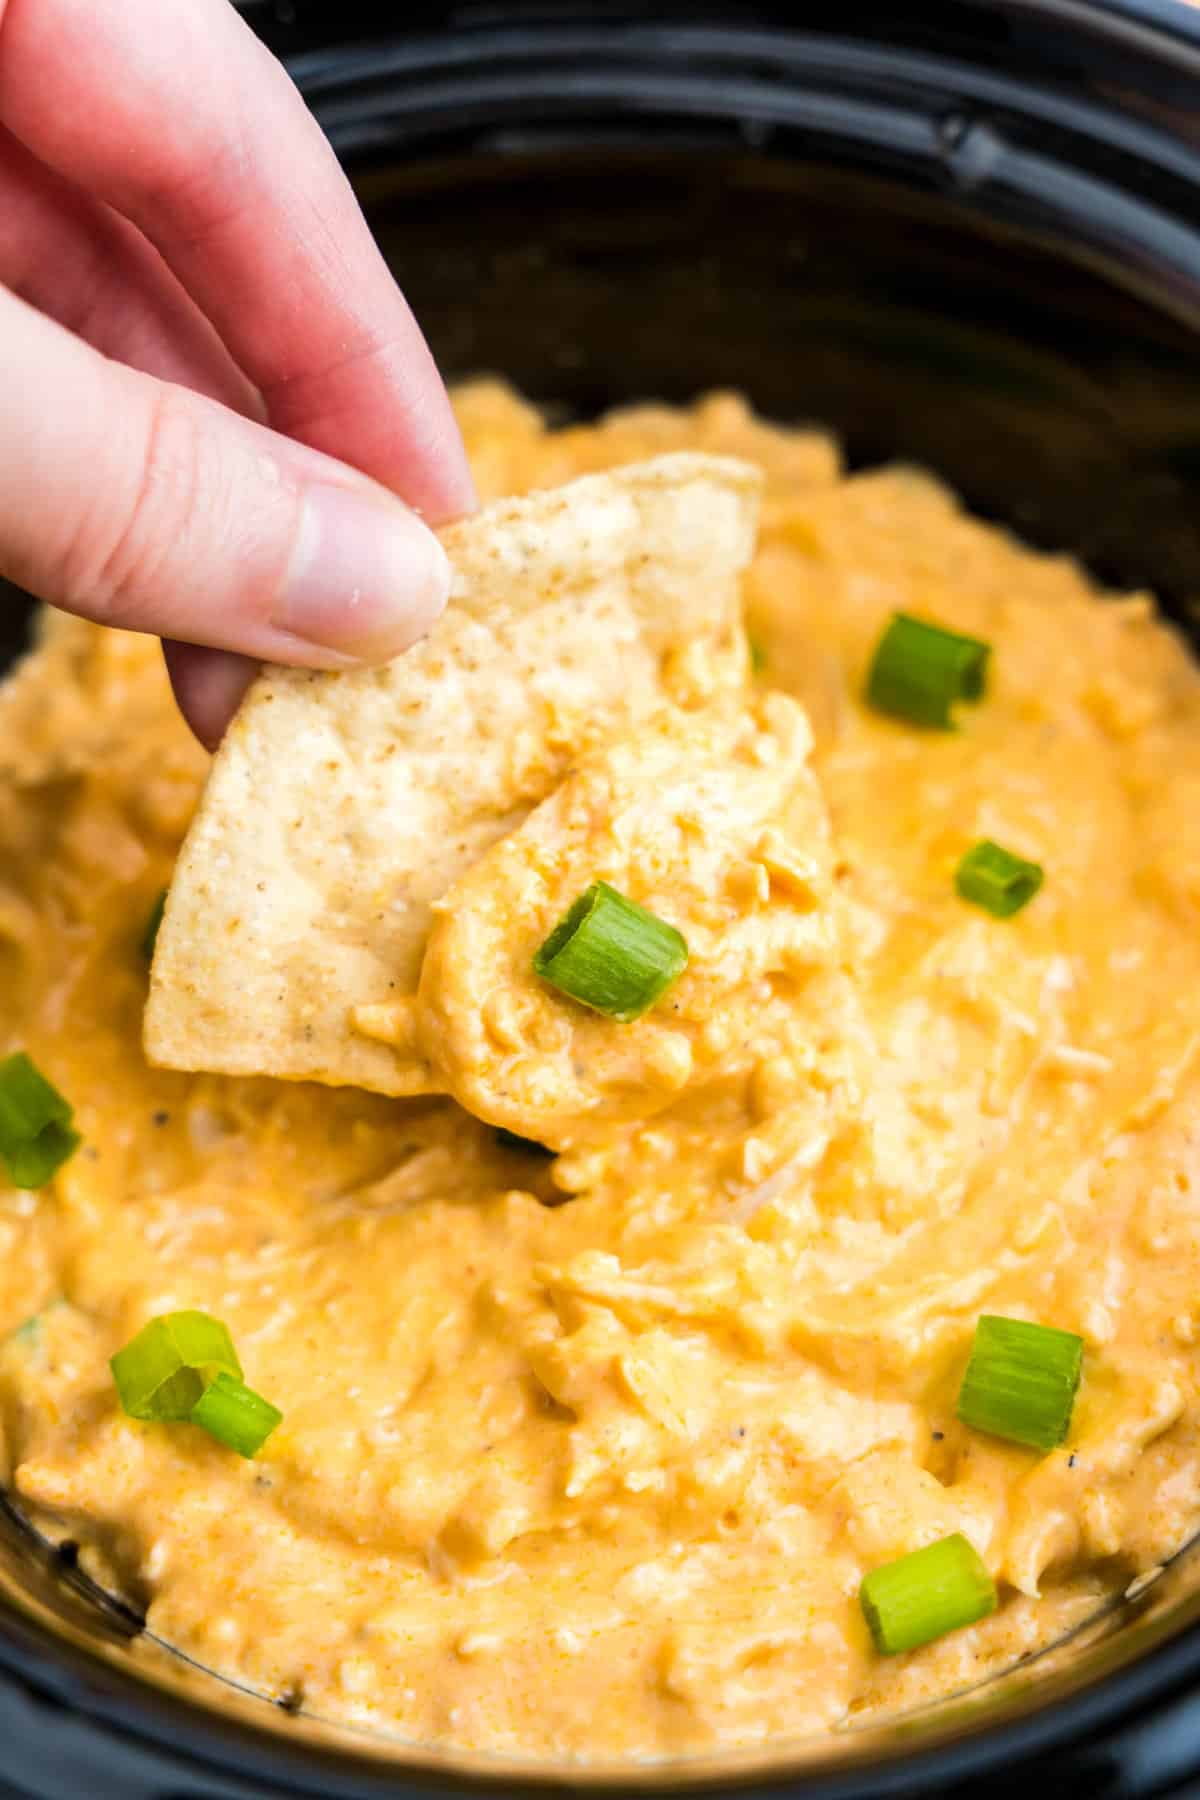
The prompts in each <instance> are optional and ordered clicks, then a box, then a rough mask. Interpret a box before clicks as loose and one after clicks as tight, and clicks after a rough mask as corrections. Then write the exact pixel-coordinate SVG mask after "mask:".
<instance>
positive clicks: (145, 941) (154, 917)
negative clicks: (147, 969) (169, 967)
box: [142, 888, 167, 962]
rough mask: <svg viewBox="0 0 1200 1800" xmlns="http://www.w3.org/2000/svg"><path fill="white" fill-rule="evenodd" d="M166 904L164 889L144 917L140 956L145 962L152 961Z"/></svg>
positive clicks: (165, 891)
mask: <svg viewBox="0 0 1200 1800" xmlns="http://www.w3.org/2000/svg"><path fill="white" fill-rule="evenodd" d="M166 904H167V890H166V888H164V889H163V891H162V893H161V894H160V895H159V896H158V899H157V900H156V901H155V902H154V905H153V906H152V907H151V908H150V911H149V913H148V914H147V915H146V923H145V925H144V927H143V929H142V955H143V956H144V957H145V959H146V961H147V962H153V961H154V946H155V944H156V943H157V942H158V928H159V926H160V925H161V924H162V921H163V909H164V908H165V906H166Z"/></svg>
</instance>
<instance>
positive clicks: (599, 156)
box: [0, 0, 1200, 1800]
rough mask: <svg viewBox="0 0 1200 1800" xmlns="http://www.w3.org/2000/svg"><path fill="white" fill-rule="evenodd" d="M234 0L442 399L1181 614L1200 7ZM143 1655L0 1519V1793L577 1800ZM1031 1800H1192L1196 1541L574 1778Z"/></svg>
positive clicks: (1198, 204)
mask: <svg viewBox="0 0 1200 1800" xmlns="http://www.w3.org/2000/svg"><path fill="white" fill-rule="evenodd" d="M244 10H245V11H246V12H247V14H248V16H249V17H250V18H251V19H252V22H253V23H254V24H255V25H256V27H257V28H258V29H259V30H261V31H262V33H263V35H264V36H266V37H267V39H268V41H269V42H271V43H272V44H273V45H274V47H275V48H277V49H278V50H279V51H280V53H281V54H283V55H284V56H286V57H287V58H288V60H289V61H290V63H291V66H292V69H293V72H294V74H295V76H296V79H297V80H298V82H299V83H300V86H301V87H302V89H303V90H304V92H305V94H306V95H307V97H308V99H309V101H310V103H311V104H312V106H313V107H314V108H315V110H316V112H317V114H318V116H319V117H320V119H321V120H322V122H323V124H324V125H325V127H326V129H327V131H328V132H329V134H330V136H331V138H332V139H333V142H334V144H335V145H336V147H337V148H338V150H339V152H340V153H341V154H342V155H343V157H344V158H345V160H346V162H347V163H348V165H349V166H350V167H351V168H352V170H353V171H354V173H355V176H356V179H357V181H358V184H359V189H360V193H361V195H362V198H363V201H364V204H365V205H366V207H367V210H368V213H369V215H370V217H371V218H372V221H373V223H374V225H375V227H376V230H377V232H378V233H379V236H380V238H381V241H382V242H383V243H384V245H385V247H386V249H387V251H388V253H389V255H390V257H391V258H392V260H393V262H394V265H395V267H396V270H397V273H398V274H399V276H400V278H401V280H402V282H403V284H404V286H405V288H406V289H407V292H408V294H409V297H410V299H411V300H412V302H413V304H414V306H415V309H416V311H417V314H418V316H419V317H420V319H421V320H422V322H423V324H424V326H425V329H426V331H427V333H428V335H429V337H430V339H431V341H432V343H433V346H434V349H435V351H436V352H437V354H438V356H439V357H440V359H441V362H442V366H443V368H444V370H445V372H446V373H447V375H448V376H451V377H454V376H459V375H466V374H473V373H478V372H481V371H495V372H499V373H502V374H504V375H507V376H508V377H510V378H511V379H512V380H513V381H515V382H516V383H517V384H518V385H519V386H520V387H521V388H522V389H524V391H525V392H526V393H528V394H530V395H531V396H533V397H534V398H536V399H538V400H541V401H544V402H546V403H548V404H549V405H551V406H553V407H554V408H555V409H556V410H557V412H558V413H559V414H560V415H567V414H588V413H592V412H595V411H597V410H599V409H601V408H603V407H605V406H608V405H611V404H613V403H615V402H620V401H626V400H631V399H637V398H650V397H665V398H668V399H683V398H686V397H688V396H690V395H691V394H693V393H695V392H696V391H697V390H698V389H700V388H703V387H710V386H715V385H727V386H735V387H740V388H743V389H745V390H746V391H747V393H748V394H749V395H750V397H751V398H752V400H753V401H754V403H755V405H756V406H757V407H758V408H759V409H760V410H762V411H763V412H765V413H767V414H769V415H772V416H774V417H776V418H780V419H784V420H798V419H809V418H812V419H818V420H821V421H824V422H826V423H828V424H829V425H831V426H832V427H833V428H834V429H835V430H836V431H838V432H839V433H840V434H841V435H842V437H843V439H844V441H845V443H846V446H847V448H848V451H849V454H850V456H851V459H852V460H853V461H854V462H857V463H862V462H865V461H871V460H873V459H878V458H881V457H892V456H897V455H898V456H901V457H904V458H910V459H916V460H919V461H922V462H925V463H927V464H930V465H931V466H933V467H934V468H935V469H937V470H939V471H940V472H942V473H943V474H944V475H946V476H947V477H948V478H949V479H950V480H951V481H952V482H953V483H954V484H955V485H956V486H957V487H958V488H959V489H960V491H961V492H963V493H964V495H965V496H966V498H967V500H968V501H969V502H970V504H971V505H972V506H974V507H975V508H977V509H979V510H981V511H982V512H984V513H986V514H989V515H991V516H993V517H997V518H1000V519H1003V520H1005V521H1006V522H1008V523H1010V524H1012V525H1013V526H1015V527H1016V528H1017V529H1018V530H1019V531H1020V532H1022V533H1023V534H1024V535H1025V536H1026V537H1028V538H1030V539H1032V540H1033V541H1035V542H1037V543H1039V544H1042V545H1046V546H1050V547H1058V548H1064V549H1070V550H1074V551H1076V552H1079V553H1080V554H1082V555H1083V556H1084V558H1085V559H1086V560H1087V561H1088V562H1089V563H1090V564H1091V566H1092V567H1093V568H1094V569H1095V571H1096V572H1097V573H1098V574H1100V575H1101V576H1102V577H1104V578H1106V579H1109V580H1111V581H1113V582H1115V583H1117V584H1119V585H1125V586H1150V587H1153V588H1155V589H1156V590H1157V591H1158V592H1159V593H1160V594H1161V595H1162V597H1163V599H1164V601H1165V603H1166V604H1167V605H1168V606H1169V607H1170V609H1171V610H1172V612H1173V613H1174V614H1175V616H1176V617H1177V618H1178V619H1179V620H1180V621H1181V622H1182V623H1183V624H1184V625H1185V627H1187V628H1188V629H1189V630H1191V629H1193V623H1194V621H1195V620H1196V619H1197V617H1200V504H1198V502H1200V10H1192V8H1190V7H1189V6H1188V5H1186V4H1184V0H1105V3H1101V0H1094V3H1093V4H1085V3H1084V0H986V3H985V0H978V3H974V0H942V3H940V4H939V3H937V0H934V3H931V4H927V5H922V4H917V3H915V0H913V3H910V4H904V5H898V4H896V0H892V4H881V5H869V4H860V3H859V0H837V3H836V4H823V3H819V0H818V3H815V4H812V5H808V6H805V5H796V6H792V7H789V6H782V5H779V6H771V5H761V6H731V5H724V6H722V5H711V6H681V5H657V6H654V7H637V6H629V5H607V4H602V5H594V4H593V5H588V4H583V3H579V4H559V5H545V4H537V3H536V0H530V3H529V4H512V5H499V4H497V5H492V4H483V3H480V4H472V5H467V4H464V5H461V6H458V7H455V8H451V9H447V8H446V7H444V6H443V7H428V6H422V5H420V4H410V5H404V4H402V3H397V0H392V3H391V4H382V5H369V4H364V3H362V0H307V3H306V0H246V4H245V6H244ZM12 610H13V609H10V612H11V611H12ZM14 616H15V615H14ZM12 624H13V620H12V619H9V620H3V621H0V630H5V631H9V633H10V638H11V628H12ZM13 641H15V639H14V640H13ZM1197 1273H1198V1278H1200V1271H1198V1272H1197ZM141 1637H142V1634H140V1622H139V1621H138V1620H137V1619H135V1618H133V1617H132V1616H130V1615H128V1614H125V1613H123V1612H122V1611H121V1610H120V1609H118V1608H114V1607H112V1606H111V1605H106V1604H105V1603H104V1602H103V1599H102V1597H99V1596H97V1595H95V1594H94V1593H92V1592H91V1591H90V1590H89V1589H88V1588H87V1585H86V1583H83V1582H82V1581H81V1579H80V1578H79V1576H78V1574H77V1572H76V1571H74V1570H73V1569H72V1568H71V1567H70V1559H69V1557H64V1556H63V1555H61V1554H54V1553H51V1552H49V1551H47V1550H45V1549H44V1548H43V1549H39V1547H38V1545H37V1544H36V1542H35V1541H34V1540H33V1538H32V1537H31V1535H30V1533H29V1531H28V1528H27V1527H25V1526H24V1525H23V1523H22V1522H21V1520H20V1518H19V1516H17V1515H16V1514H15V1513H12V1512H11V1511H10V1510H7V1509H6V1508H5V1507H4V1505H3V1503H0V1784H2V1783H3V1781H7V1782H8V1783H9V1784H10V1791H11V1792H12V1793H13V1794H14V1795H16V1794H19V1795H25V1796H32V1797H36V1800H81V1797H82V1796H85V1795H86V1796H90V1797H91V1800H252V1797H262V1796H282V1795H309V1796H317V1795H321V1796H325V1797H327V1800H369V1797H378V1796H383V1795H390V1796H397V1797H399V1796H407V1797H409V1800H420V1797H424V1796H429V1797H431V1796H433V1795H434V1794H437V1793H445V1792H447V1791H449V1792H454V1793H480V1792H489V1791H490V1792H492V1793H494V1794H504V1795H506V1796H514V1797H515V1796H519V1795H525V1794H532V1793H535V1792H542V1791H545V1789H546V1787H547V1786H549V1787H551V1788H557V1789H558V1790H559V1791H560V1792H561V1791H563V1790H565V1789H569V1790H570V1791H573V1792H579V1791H580V1790H582V1789H586V1788H594V1786H595V1785H596V1784H595V1781H594V1778H593V1777H590V1776H587V1775H585V1774H584V1773H583V1772H582V1771H580V1770H578V1769H576V1770H574V1771H570V1772H567V1771H558V1772H557V1773H556V1772H555V1771H553V1770H540V1771H539V1770H536V1769H534V1770H530V1769H516V1768H513V1767H506V1766H502V1765H501V1764H499V1763H496V1762H491V1763H481V1762H475V1763H472V1764H469V1765H468V1764H465V1763H464V1762H463V1761H462V1760H461V1759H460V1760H458V1761H456V1762H455V1761H450V1760H447V1759H445V1758H442V1759H439V1758H437V1757H434V1756H428V1755H424V1756H423V1755H421V1754H420V1753H419V1752H416V1751H406V1750H405V1749H403V1748H402V1747H397V1746H392V1747H391V1749H390V1751H389V1752H388V1754H387V1756H386V1757H383V1756H381V1754H380V1746H379V1745H378V1744H377V1743H372V1741H371V1740H368V1739H366V1738H355V1737H354V1736H353V1734H350V1733H343V1734H341V1735H340V1736H339V1737H336V1738H331V1737H330V1735H329V1734H327V1733H324V1732H322V1730H321V1729H320V1728H319V1726H318V1725H317V1724H315V1723H314V1722H312V1721H309V1720H306V1719H304V1718H289V1717H285V1716H283V1715H282V1714H281V1713H280V1711H279V1709H277V1708H272V1707H271V1706H269V1705H268V1703H266V1702H265V1701H262V1700H259V1699H256V1698H254V1697H251V1696H245V1695H239V1694H237V1693H235V1692H233V1691H232V1690H231V1689H229V1688H228V1687H222V1686H220V1685H219V1684H218V1683H217V1682H216V1681H215V1678H212V1677H208V1676H205V1675H203V1674H202V1673H201V1672H198V1671H195V1670H192V1669H190V1668H189V1667H188V1666H187V1665H185V1664H184V1662H183V1660H182V1659H179V1658H171V1657H169V1656H166V1655H165V1654H163V1655H156V1654H151V1655H150V1656H149V1657H148V1658H147V1657H146V1656H145V1655H144V1654H143V1648H144V1646H143V1645H142V1644H141V1641H140V1640H141ZM139 1670H140V1671H142V1672H141V1673H139V1672H138V1671H139ZM214 1699H217V1700H219V1701H220V1709H219V1710H216V1709H215V1708H214V1706H213V1704H212V1703H213V1701H214ZM1018 1785H1020V1786H1022V1787H1023V1788H1025V1789H1026V1790H1027V1791H1028V1792H1029V1793H1031V1794H1033V1795H1037V1794H1043V1793H1044V1794H1047V1795H1054V1796H1063V1797H1071V1796H1087V1797H1088V1800H1150V1796H1159V1795H1163V1796H1165V1795H1173V1796H1177V1797H1182V1796H1185V1795H1191V1796H1194V1797H1200V1549H1198V1550H1196V1551H1195V1552H1192V1551H1184V1552H1183V1553H1182V1554H1181V1555H1180V1556H1179V1557H1178V1558H1177V1559H1176V1561H1175V1562H1174V1563H1173V1564H1172V1565H1171V1566H1170V1567H1169V1568H1168V1569H1167V1570H1166V1571H1164V1572H1163V1573H1162V1575H1161V1576H1159V1577H1158V1578H1157V1579H1156V1580H1154V1581H1152V1582H1151V1583H1149V1584H1148V1585H1147V1586H1146V1587H1145V1588H1144V1589H1143V1591H1142V1592H1141V1593H1140V1594H1139V1595H1137V1596H1136V1597H1135V1598H1130V1599H1128V1600H1126V1601H1124V1602H1122V1603H1121V1604H1120V1605H1117V1606H1115V1607H1113V1608H1111V1609H1109V1611H1108V1612H1107V1614H1106V1615H1105V1617H1104V1618H1102V1619H1100V1620H1098V1621H1096V1622H1094V1623H1093V1624H1092V1625H1091V1626H1089V1627H1088V1628H1087V1629H1085V1630H1084V1631H1083V1632H1082V1633H1080V1634H1078V1635H1077V1636H1076V1638H1075V1639H1074V1641H1073V1642H1071V1643H1070V1644H1065V1645H1063V1646H1060V1647H1058V1648H1056V1649H1055V1650H1054V1651H1052V1652H1051V1653H1049V1654H1048V1655H1046V1656H1044V1657H1042V1658H1040V1659H1038V1660H1037V1661H1036V1662H1035V1663H1033V1664H1027V1665H1026V1666H1024V1667H1023V1668H1018V1669H1017V1670H1015V1671H1013V1672H1011V1673H1010V1674H1008V1675H1006V1676H1004V1677H1002V1678H1000V1679H999V1680H996V1681H994V1682H991V1683H989V1684H988V1685H987V1686H986V1687H984V1688H981V1689H979V1690H977V1691H976V1692H975V1693H973V1694H970V1695H967V1696H963V1697H959V1698H958V1699H957V1700H953V1701H950V1702H947V1703H944V1704H942V1705H940V1706H938V1707H935V1708H931V1709H929V1710H928V1711H926V1712H923V1713H922V1714H920V1715H915V1716H910V1717H909V1718H907V1719H905V1720H903V1721H901V1722H898V1723H896V1724H893V1725H891V1726H888V1727H884V1728H872V1729H871V1730H869V1731H863V1732H860V1733H848V1734H844V1735H843V1736H841V1737H840V1738H839V1739H838V1740H836V1741H835V1742H834V1743H832V1744H830V1743H829V1742H826V1743H824V1744H821V1745H817V1746H812V1745H784V1746H779V1747H778V1750H777V1752H776V1753H775V1758H774V1761H773V1763H768V1762H764V1761H762V1760H760V1761H758V1762H753V1761H750V1760H748V1759H745V1758H742V1759H740V1760H736V1761H735V1760H726V1761H724V1762H720V1763H718V1762H713V1763H711V1764H706V1763H691V1764H687V1765H676V1766H675V1767H674V1768H673V1769H671V1770H663V1771H659V1770H651V1769H647V1770H645V1771H643V1772H641V1773H640V1774H639V1776H638V1778H637V1780H636V1781H635V1780H634V1779H633V1778H632V1777H630V1776H629V1775H628V1774H626V1775H625V1776H624V1777H621V1776H619V1775H614V1776H612V1777H610V1780H609V1782H608V1783H607V1784H604V1783H603V1782H601V1783H600V1786H601V1789H602V1791H605V1792H607V1793H609V1794H617V1793H625V1794H628V1793H630V1792H633V1791H638V1792H641V1791H644V1790H646V1789H651V1788H653V1789H654V1790H656V1791H657V1790H658V1789H660V1788H661V1789H665V1790H668V1791H672V1792H680V1791H698V1790H703V1791H705V1792H708V1793H710V1794H712V1793H722V1794H732V1793H737V1794H739V1795H741V1796H745V1797H748V1800H749V1797H754V1800H768V1797H770V1800H783V1797H784V1796H794V1795H804V1796H805V1797H806V1800H869V1797H874V1796H879V1797H882V1796H886V1795H896V1796H900V1795H905V1796H912V1797H914V1800H915V1797H917V1796H920V1797H921V1800H933V1797H934V1796H943V1797H949V1796H965V1795H967V1794H970V1795H971V1796H973V1797H977V1800H994V1797H995V1796H999V1795H1002V1794H1003V1795H1007V1794H1010V1793H1011V1792H1012V1791H1013V1790H1014V1789H1015V1788H1016V1787H1017V1786H1018Z"/></svg>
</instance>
